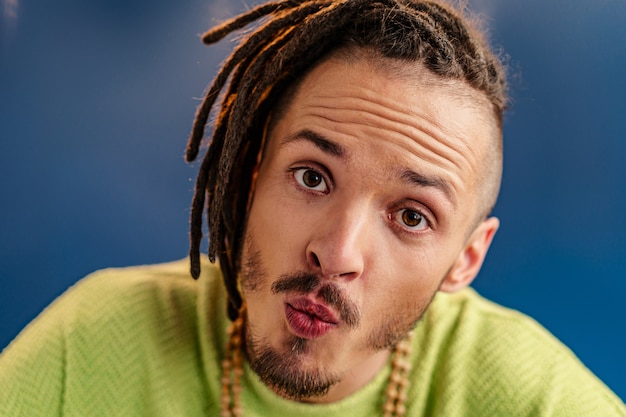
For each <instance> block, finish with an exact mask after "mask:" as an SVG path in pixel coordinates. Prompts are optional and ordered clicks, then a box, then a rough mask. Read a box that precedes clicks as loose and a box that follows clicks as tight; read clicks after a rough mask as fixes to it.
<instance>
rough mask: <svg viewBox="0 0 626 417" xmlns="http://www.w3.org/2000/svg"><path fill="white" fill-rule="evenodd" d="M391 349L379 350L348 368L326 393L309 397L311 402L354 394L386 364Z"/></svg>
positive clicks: (329, 400) (333, 400)
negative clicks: (352, 367)
mask: <svg viewBox="0 0 626 417" xmlns="http://www.w3.org/2000/svg"><path fill="white" fill-rule="evenodd" d="M390 355H391V350H381V351H379V352H376V353H375V354H374V355H372V356H370V357H369V358H368V359H367V360H365V361H364V362H363V363H361V364H360V365H359V366H358V367H356V368H355V369H352V370H350V371H349V372H347V373H346V375H344V377H343V378H342V379H341V381H339V382H338V383H337V384H336V385H334V386H332V387H331V388H330V389H329V390H328V393H327V394H326V395H324V396H322V397H314V398H311V399H310V402H312V403H331V402H335V401H339V400H342V399H344V398H346V397H348V396H349V395H352V394H354V393H355V392H357V391H358V390H360V389H361V388H363V387H364V386H365V385H367V384H368V383H369V382H370V381H372V380H373V379H374V378H375V377H376V375H378V373H379V372H380V371H381V370H382V369H383V368H384V367H385V365H387V363H388V361H389V356H390Z"/></svg>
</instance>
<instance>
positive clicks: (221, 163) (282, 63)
mask: <svg viewBox="0 0 626 417" xmlns="http://www.w3.org/2000/svg"><path fill="white" fill-rule="evenodd" d="M259 19H261V20H262V22H261V24H260V25H259V26H258V27H257V28H256V29H255V30H254V31H252V32H251V33H250V34H249V35H247V36H246V37H245V38H243V40H242V41H241V42H240V44H239V46H238V47H237V48H236V49H235V50H234V51H233V53H232V54H231V55H230V57H229V58H227V60H226V62H225V63H224V64H223V66H222V68H221V70H220V71H219V73H218V74H217V76H216V77H215V79H214V81H213V83H212V85H211V86H210V87H209V89H208V91H207V93H206V96H205V98H204V101H203V102H202V104H201V105H200V107H199V108H198V111H197V113H196V118H195V120H194V123H193V128H192V132H191V136H190V138H189V142H188V145H187V151H186V159H187V161H189V162H190V161H193V160H194V159H195V158H196V157H197V155H198V152H199V148H200V144H201V142H202V139H203V136H204V131H205V127H206V124H207V121H208V119H209V116H210V114H211V110H212V108H213V106H214V104H215V102H216V100H217V98H218V96H219V95H220V94H223V98H222V103H221V106H220V110H219V114H217V117H216V120H215V125H214V127H213V135H212V139H211V142H210V146H209V149H208V151H207V153H206V155H205V157H204V160H203V161H202V164H201V167H200V170H199V173H198V178H197V181H196V186H195V194H194V197H193V203H192V208H191V234H190V240H191V244H190V259H191V275H192V276H193V277H194V278H197V277H198V276H199V274H200V246H201V241H202V215H203V211H204V207H205V201H206V200H205V199H206V198H208V204H207V218H208V229H209V231H210V236H209V251H208V252H209V258H210V260H211V261H212V262H214V261H215V260H216V258H217V259H219V262H220V267H221V269H222V272H223V276H224V282H225V285H226V289H227V291H228V296H229V303H228V313H229V317H230V319H231V320H234V319H235V318H237V316H238V311H239V309H240V307H241V304H242V300H241V295H240V294H239V291H238V289H237V283H236V277H237V274H238V271H239V255H240V252H241V247H242V237H243V234H244V231H245V226H246V219H247V214H248V208H249V207H248V206H249V204H250V200H251V194H252V187H253V185H254V184H253V178H252V176H253V174H252V173H253V171H254V167H255V166H256V165H257V164H258V162H259V161H260V158H261V152H262V148H263V142H264V139H265V133H266V130H267V121H268V118H269V114H270V110H271V109H272V108H273V107H274V106H275V105H276V104H277V102H278V100H279V99H280V98H281V97H282V96H283V94H284V92H285V90H286V88H287V87H289V86H291V85H292V84H293V83H294V82H297V80H299V79H301V78H302V77H303V75H304V74H305V73H306V72H307V71H309V70H310V69H311V68H312V67H314V66H315V63H316V61H317V60H318V59H320V58H321V57H322V56H325V55H327V54H328V53H329V52H331V51H333V50H336V49H338V48H340V47H357V48H362V49H369V50H373V51H374V52H375V53H376V54H378V55H380V56H382V57H386V58H391V59H397V60H402V61H408V62H418V63H421V64H422V65H424V66H425V67H426V68H428V69H429V70H430V71H431V72H432V73H434V74H436V75H437V76H440V77H442V78H445V79H456V80H462V81H464V82H466V83H467V84H469V85H470V86H472V87H473V88H474V89H476V90H478V91H480V92H482V93H483V94H484V95H485V96H486V97H487V98H488V99H489V101H490V102H491V104H492V106H493V112H494V115H495V119H496V121H497V122H498V124H499V125H500V127H501V123H502V114H503V111H504V108H505V105H506V84H505V76H504V74H503V69H502V68H501V66H500V63H499V61H498V60H497V59H496V57H494V56H493V54H492V53H491V52H490V50H489V48H488V46H487V44H486V42H485V41H484V39H483V37H482V35H481V34H480V33H479V32H478V31H477V30H476V29H475V28H473V27H471V26H470V25H469V24H468V22H467V20H466V19H465V18H464V17H463V16H462V14H461V13H460V12H458V11H456V10H454V9H452V8H451V7H450V6H447V5H445V4H442V3H441V2H440V1H436V0H374V1H372V0H282V1H276V2H270V3H267V4H264V5H261V6H258V7H256V8H254V9H252V10H250V11H249V12H247V13H245V14H242V15H240V16H238V17H235V18H233V19H232V20H229V21H226V22H225V23H223V24H221V25H219V26H217V27H215V28H213V29H211V30H209V31H208V32H206V33H205V34H204V35H203V37H202V40H203V41H204V43H206V44H212V43H215V42H218V41H219V40H221V39H222V38H224V37H225V36H227V35H228V34H230V33H232V32H234V31H236V30H238V29H241V28H244V27H245V26H247V25H248V24H250V23H252V22H255V21H257V20H259ZM229 79H230V82H228V80H229ZM227 83H228V85H227Z"/></svg>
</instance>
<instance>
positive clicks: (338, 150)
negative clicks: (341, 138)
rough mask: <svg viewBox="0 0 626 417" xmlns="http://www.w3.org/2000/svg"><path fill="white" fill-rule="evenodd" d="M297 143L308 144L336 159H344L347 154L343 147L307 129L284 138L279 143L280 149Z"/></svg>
mask: <svg viewBox="0 0 626 417" xmlns="http://www.w3.org/2000/svg"><path fill="white" fill-rule="evenodd" d="M298 141H305V142H310V143H312V144H313V145H315V146H316V147H317V148H318V149H319V150H321V151H322V152H324V153H326V154H328V155H331V156H334V157H336V158H341V159H345V158H346V154H347V152H346V150H345V148H344V147H343V146H341V145H340V144H338V143H336V142H333V141H332V140H330V139H328V138H325V137H324V136H322V135H320V134H318V133H315V132H313V131H312V130H309V129H304V130H301V131H299V132H298V133H296V134H294V135H291V136H289V137H287V138H285V139H284V140H283V141H282V143H281V147H282V146H285V145H287V144H289V143H292V142H298Z"/></svg>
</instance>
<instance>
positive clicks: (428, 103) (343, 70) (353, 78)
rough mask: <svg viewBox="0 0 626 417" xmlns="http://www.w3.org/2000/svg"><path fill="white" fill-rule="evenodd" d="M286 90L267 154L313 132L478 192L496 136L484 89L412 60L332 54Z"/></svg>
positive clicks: (348, 149) (379, 160)
mask: <svg viewBox="0 0 626 417" xmlns="http://www.w3.org/2000/svg"><path fill="white" fill-rule="evenodd" d="M287 94H288V97H286V98H285V99H284V100H283V103H284V104H283V105H282V106H281V111H280V112H279V113H278V117H277V118H276V120H275V121H274V123H273V126H274V127H273V128H272V129H271V131H270V137H269V139H270V142H272V143H273V145H274V146H269V147H268V149H267V150H268V151H269V153H271V152H272V151H271V148H274V149H280V148H281V147H280V146H278V147H277V146H276V145H277V143H276V142H277V141H278V142H282V143H284V142H285V139H286V138H292V137H297V136H298V135H300V134H301V133H302V132H303V131H308V132H311V131H312V132H314V133H316V134H318V135H319V136H321V137H324V138H328V139H330V140H331V141H332V142H333V143H337V144H339V145H341V146H342V148H344V150H345V152H344V154H345V156H347V157H348V158H357V159H358V160H359V162H362V163H368V164H375V165H376V166H377V167H381V168H384V167H385V164H384V163H383V162H385V163H387V168H389V166H390V165H393V164H403V165H404V166H405V167H406V168H409V169H410V170H412V171H415V172H418V173H420V174H421V173H424V175H427V176H429V177H431V178H436V179H437V180H441V181H442V183H443V184H444V186H445V187H448V188H449V189H450V191H451V193H450V194H451V195H452V196H453V197H454V196H456V195H458V194H464V193H468V192H470V193H471V192H473V191H475V188H476V187H477V183H478V182H479V177H480V170H481V167H480V165H481V163H482V160H483V159H484V158H485V154H486V152H487V150H486V149H487V142H488V141H489V140H490V139H489V138H490V137H492V136H493V135H495V134H496V133H495V132H494V121H493V117H492V115H491V110H490V109H491V107H490V104H489V102H488V100H487V99H486V97H484V96H483V95H482V93H479V92H475V91H474V90H473V89H472V88H470V87H469V86H466V85H465V84H463V83H462V82H460V81H444V80H441V79H440V78H439V77H437V76H435V75H433V74H431V73H430V72H429V71H428V70H426V69H425V68H423V67H422V66H421V65H419V64H414V63H411V64H408V63H404V62H398V61H394V60H390V59H386V58H368V57H364V56H354V55H352V56H349V57H347V58H346V57H345V56H339V57H338V56H333V57H331V58H330V59H327V60H325V61H323V62H321V63H320V64H319V65H317V66H316V67H315V68H314V69H313V70H312V71H311V72H310V73H308V75H307V76H306V77H305V78H304V79H303V80H302V82H301V83H300V84H299V85H298V86H297V87H295V88H292V89H291V91H289V92H288V93H287ZM383 155H384V158H383V157H382V156H383ZM266 156H269V155H266ZM395 171H397V172H406V170H404V171H403V170H402V169H398V170H395ZM474 194H475V193H474Z"/></svg>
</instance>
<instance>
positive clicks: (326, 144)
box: [280, 129, 456, 208]
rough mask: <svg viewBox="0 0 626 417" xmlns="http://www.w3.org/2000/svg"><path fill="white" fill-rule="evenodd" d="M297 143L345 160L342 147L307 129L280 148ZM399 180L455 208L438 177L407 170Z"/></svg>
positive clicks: (284, 140)
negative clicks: (437, 195)
mask: <svg viewBox="0 0 626 417" xmlns="http://www.w3.org/2000/svg"><path fill="white" fill-rule="evenodd" d="M299 141H304V142H309V143H312V144H313V145H315V147H317V148H318V149H319V150H321V151H322V152H324V153H326V154H328V155H331V156H333V157H336V158H341V159H345V158H346V156H347V151H346V149H345V148H344V147H343V146H341V145H340V144H338V143H336V142H333V141H332V140H330V139H328V138H325V137H324V136H322V135H320V134H319V133H316V132H313V131H312V130H309V129H304V130H301V131H299V132H297V133H295V134H293V135H291V136H288V137H286V138H285V139H283V141H282V142H281V144H280V146H281V147H283V146H286V145H288V144H290V143H293V142H299ZM400 178H402V179H403V180H404V181H405V182H407V183H409V184H412V185H417V186H418V187H421V188H434V189H436V190H439V191H440V192H441V193H442V194H443V195H444V196H445V197H446V199H447V200H448V201H449V202H450V203H451V204H452V206H453V207H455V208H456V201H455V199H454V198H453V194H452V189H451V187H450V185H449V184H448V183H447V182H446V181H444V180H443V179H441V178H438V177H428V176H426V175H423V174H419V173H417V172H415V171H413V170H411V169H408V168H405V169H404V170H402V171H401V174H400Z"/></svg>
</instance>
